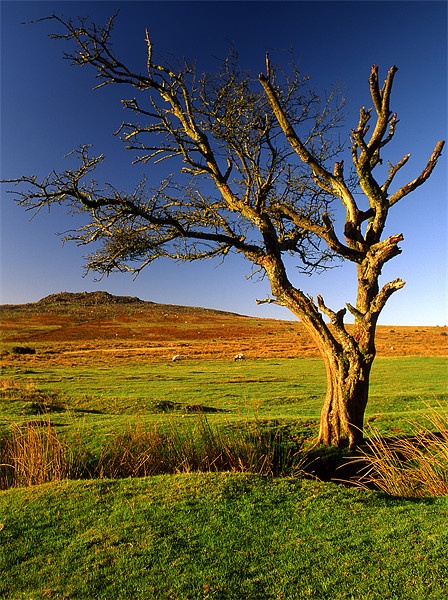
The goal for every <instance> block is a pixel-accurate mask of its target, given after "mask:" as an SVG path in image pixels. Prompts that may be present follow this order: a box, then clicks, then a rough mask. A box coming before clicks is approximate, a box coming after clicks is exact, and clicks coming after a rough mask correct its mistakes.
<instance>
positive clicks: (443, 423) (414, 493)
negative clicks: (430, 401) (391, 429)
mask: <svg viewBox="0 0 448 600" xmlns="http://www.w3.org/2000/svg"><path fill="white" fill-rule="evenodd" d="M408 423H409V427H410V430H411V433H410V434H409V435H406V436H395V437H394V438H385V437H383V436H382V435H381V434H380V433H379V431H378V429H377V428H375V427H373V428H370V429H368V430H367V432H366V434H367V437H366V446H367V447H366V449H364V450H361V461H362V463H363V464H365V465H366V466H365V467H364V469H363V472H362V473H361V474H360V475H359V476H358V477H356V478H355V479H354V482H356V484H357V485H359V486H361V487H365V488H371V487H374V488H376V489H380V490H382V491H384V492H386V493H387V494H389V495H392V496H404V497H434V496H447V495H448V411H447V407H446V404H445V405H444V406H442V405H439V406H438V407H437V408H431V407H429V408H428V411H427V412H426V413H425V414H422V415H420V418H419V419H418V420H417V419H409V420H408Z"/></svg>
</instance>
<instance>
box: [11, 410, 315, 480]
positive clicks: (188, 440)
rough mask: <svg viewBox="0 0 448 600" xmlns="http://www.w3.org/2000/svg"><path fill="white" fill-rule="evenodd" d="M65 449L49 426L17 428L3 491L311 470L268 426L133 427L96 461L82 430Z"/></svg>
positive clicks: (181, 421) (299, 451) (118, 434)
mask: <svg viewBox="0 0 448 600" xmlns="http://www.w3.org/2000/svg"><path fill="white" fill-rule="evenodd" d="M77 438H78V439H77V440H76V441H75V442H71V444H68V443H66V441H65V439H64V437H63V436H61V435H59V434H58V432H57V430H56V427H55V426H54V425H53V424H52V423H51V421H50V418H49V415H48V414H47V415H46V419H45V418H44V419H43V420H39V421H37V420H36V421H29V422H28V423H26V424H24V425H18V424H15V423H11V424H10V426H9V428H8V430H7V431H4V432H3V437H2V442H1V446H2V460H1V465H0V480H1V486H2V489H6V488H9V487H19V486H30V485H38V484H41V483H45V482H48V481H54V480H58V479H66V478H71V479H74V478H101V477H107V478H124V477H147V476H150V475H157V474H163V473H186V472H193V471H206V472H207V471H234V472H249V471H250V472H254V473H258V474H263V475H281V474H286V473H288V474H291V473H298V472H300V471H301V469H302V468H303V467H304V463H305V458H306V454H305V452H304V450H303V444H302V443H300V442H296V443H291V441H290V440H287V439H286V436H285V435H284V434H283V433H282V432H281V430H278V429H275V428H274V429H270V428H269V427H268V426H267V425H266V424H264V423H262V422H250V421H248V422H240V423H239V424H238V425H230V424H227V426H226V427H224V428H223V427H221V428H218V427H212V426H211V425H210V423H209V421H208V420H207V417H206V415H204V414H201V413H199V414H198V415H195V416H194V417H192V418H186V419H185V418H182V416H179V417H178V418H174V417H173V418H172V419H171V420H170V421H168V423H166V422H165V423H161V424H156V423H152V424H146V423H144V422H139V421H138V420H137V421H136V422H133V424H132V425H130V426H129V428H128V429H127V430H124V431H123V430H121V431H115V432H112V433H111V434H110V435H109V439H108V441H107V442H106V443H105V444H104V445H103V447H102V449H101V450H100V451H99V452H98V453H97V454H96V455H95V456H93V455H91V454H89V453H88V451H87V450H86V449H85V448H84V447H83V442H82V438H83V435H82V431H81V430H79V431H78V436H77Z"/></svg>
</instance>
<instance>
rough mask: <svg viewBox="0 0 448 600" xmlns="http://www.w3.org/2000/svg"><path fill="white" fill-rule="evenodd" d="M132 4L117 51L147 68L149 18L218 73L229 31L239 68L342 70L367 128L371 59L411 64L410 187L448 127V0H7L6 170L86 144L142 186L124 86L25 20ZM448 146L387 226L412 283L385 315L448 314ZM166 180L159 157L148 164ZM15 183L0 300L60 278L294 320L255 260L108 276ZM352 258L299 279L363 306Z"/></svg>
mask: <svg viewBox="0 0 448 600" xmlns="http://www.w3.org/2000/svg"><path fill="white" fill-rule="evenodd" d="M118 8H120V16H119V19H118V21H117V24H116V29H115V33H114V39H115V40H116V44H115V52H116V54H117V55H118V56H119V57H124V58H123V59H122V60H124V61H127V62H129V63H130V64H132V65H133V66H134V67H135V69H136V70H142V71H144V68H145V61H146V46H145V27H148V29H149V31H150V35H151V39H152V41H153V44H154V47H155V49H156V51H158V52H160V53H161V54H162V55H165V56H168V55H169V54H170V53H172V54H174V55H176V56H181V57H182V56H186V57H190V58H196V59H197V61H198V68H199V69H203V70H210V69H212V68H213V65H214V64H216V59H217V58H223V57H225V56H226V54H227V52H228V49H229V47H230V46H231V44H232V43H234V44H235V46H236V48H237V49H238V51H239V54H240V59H241V65H242V66H243V67H245V68H247V69H251V70H253V72H254V74H258V73H259V72H261V71H263V70H264V58H265V52H266V50H267V49H271V50H272V52H274V50H273V49H280V48H290V47H291V46H292V47H293V48H294V51H295V53H296V56H297V57H299V58H300V60H301V68H302V70H303V72H305V73H307V74H309V75H310V76H311V78H312V84H313V85H314V86H315V87H316V88H318V89H323V88H329V87H330V85H331V84H332V83H334V82H335V81H340V82H342V83H344V84H345V85H346V87H347V96H348V98H349V99H350V100H351V104H350V107H351V112H350V115H349V117H348V119H347V125H346V128H345V134H348V132H349V130H350V128H351V127H354V126H356V124H357V119H358V116H359V108H360V107H361V106H363V105H365V106H371V102H370V96H369V87H368V77H369V74H370V68H371V65H372V64H377V65H378V66H379V68H380V78H381V79H384V77H385V75H386V73H387V70H388V69H389V68H390V67H391V66H392V65H393V64H396V65H397V66H398V69H399V70H398V73H397V75H396V78H395V84H394V92H393V96H392V104H391V108H392V110H393V111H395V112H397V113H398V118H399V119H400V123H399V125H398V128H397V134H396V136H395V138H394V141H393V142H392V144H390V145H389V146H388V147H387V149H386V150H387V151H386V152H385V153H384V156H383V158H384V159H386V160H387V159H389V160H391V161H392V162H397V161H398V160H399V159H400V158H401V157H402V156H403V155H404V154H407V153H411V154H412V156H411V159H410V161H409V162H408V164H407V165H406V167H405V169H404V170H403V171H402V176H401V178H400V179H398V178H397V183H398V184H403V183H406V182H407V181H410V180H412V179H414V178H415V177H416V176H417V175H418V174H419V173H420V171H421V170H422V169H423V167H424V166H425V165H426V162H427V159H428V157H429V156H430V154H431V152H432V150H433V148H434V145H435V143H436V142H437V141H438V140H440V139H446V137H447V119H446V117H447V110H446V106H447V90H446V85H447V3H446V2H431V1H429V2H408V1H405V2H401V1H399V2H387V1H385V2H382V1H377V2H362V1H356V2H355V1H354V2H339V1H334V2H321V1H315V2H294V1H293V2H258V1H254V2H238V1H235V2H210V1H205V2H189V1H185V2H170V1H165V2H148V1H141V2H107V1H105V2H90V1H86V2H61V1H60V2H39V1H36V2H20V1H14V2H8V1H3V2H1V63H2V64H1V70H2V81H1V83H2V91H1V94H2V106H1V110H2V113H1V121H2V130H1V150H2V155H1V167H2V173H1V176H2V178H13V177H18V176H20V175H21V174H36V175H38V176H39V177H43V176H45V175H46V174H48V173H49V172H50V171H51V170H52V169H56V170H62V169H64V168H67V167H68V166H69V162H68V160H69V159H65V160H63V159H62V157H63V156H64V155H65V154H67V153H68V152H70V151H71V150H73V149H75V148H76V147H77V146H79V145H80V144H86V143H90V144H93V145H94V151H95V152H97V153H98V154H99V153H102V152H104V154H105V155H106V161H107V162H106V166H105V168H104V170H103V171H102V173H103V177H104V179H105V180H106V181H109V182H110V183H113V184H115V185H116V186H117V187H118V188H120V189H129V190H131V189H132V187H133V185H134V184H135V183H136V182H138V181H139V180H140V179H141V176H142V166H131V164H130V162H131V158H132V153H130V152H129V151H125V150H124V148H123V145H122V143H121V142H120V141H119V139H118V138H116V137H113V136H112V134H113V133H114V132H115V131H116V130H117V129H118V127H119V125H120V124H121V122H122V120H123V119H124V118H125V116H126V115H125V113H124V112H123V110H122V108H121V104H120V98H122V97H123V98H127V97H132V92H129V91H128V90H125V89H124V88H121V87H120V88H112V87H107V88H102V89H101V90H98V91H95V92H92V88H93V86H94V85H95V83H96V82H95V80H94V77H93V72H91V71H89V70H87V69H79V68H75V67H73V66H70V64H69V63H68V61H66V60H63V58H62V52H63V50H64V43H62V42H58V41H56V40H50V39H49V38H48V37H47V34H48V33H50V32H51V31H53V30H54V27H55V24H53V23H52V22H48V21H44V22H41V23H37V24H32V25H30V24H28V25H22V24H21V22H23V21H29V20H32V19H36V18H39V17H43V16H46V15H49V14H51V13H52V12H56V13H58V14H61V13H62V14H63V15H64V17H69V16H73V17H76V16H86V15H88V16H90V17H91V19H92V20H95V21H98V22H101V23H102V22H104V19H105V18H106V17H107V16H109V15H110V14H112V13H114V12H115V11H116V10H117V9H118ZM447 155H448V152H447V150H446V149H445V152H444V155H443V157H442V158H441V159H440V161H439V164H438V166H437V168H436V170H435V172H434V173H433V175H432V177H431V178H430V180H429V181H428V182H427V183H426V184H425V185H423V186H422V187H421V188H419V189H418V190H417V191H415V192H414V193H413V194H411V195H410V196H407V197H406V198H404V199H403V200H402V201H401V202H399V203H398V204H397V205H395V207H394V210H393V211H392V212H391V214H390V220H389V225H388V228H387V231H386V233H387V235H392V234H397V233H403V235H404V238H405V239H404V242H402V243H401V247H402V249H403V253H402V254H401V255H400V256H399V257H397V258H395V259H393V260H392V261H390V262H389V263H388V264H387V265H386V266H385V268H384V269H383V275H382V279H381V283H386V281H390V280H392V279H395V278H396V277H400V278H402V279H404V280H405V281H406V282H407V283H406V286H405V287H404V288H403V289H402V290H400V291H398V292H396V293H395V294H394V295H393V296H392V297H391V299H390V300H389V303H388V305H387V306H386V308H385V309H384V311H383V313H382V317H381V318H380V324H394V325H414V324H415V325H443V324H446V323H447V308H446V305H447V275H446V272H447V261H446V255H447V245H446V230H447V224H448V219H447V215H448V213H447V186H446V182H447V180H446V172H447V160H446V156H447ZM145 174H146V175H147V176H148V178H149V179H151V180H153V181H154V182H156V180H157V179H158V177H159V175H160V174H159V173H158V172H157V167H150V168H148V169H147V171H146V173H145ZM4 187H5V186H2V190H1V193H2V196H1V202H2V299H1V302H2V303H23V302H33V301H36V300H39V299H40V298H42V297H43V296H46V295H48V294H50V293H56V292H60V291H93V290H106V291H109V292H111V293H113V294H121V295H132V296H139V297H140V298H142V299H144V300H152V301H156V302H165V303H170V304H184V305H196V306H205V307H210V308H218V309H223V310H230V311H235V312H238V313H243V314H252V315H256V316H262V317H273V318H286V319H289V318H292V315H290V313H289V312H288V311H286V309H281V308H280V307H277V306H274V305H262V306H256V304H255V298H265V297H266V296H267V295H268V293H269V287H268V282H267V281H263V282H260V283H255V282H253V281H251V280H247V279H246V276H248V275H249V274H250V265H249V263H247V262H245V261H244V260H243V259H239V258H236V257H235V258H231V259H230V260H229V261H226V262H225V263H224V264H223V265H220V266H219V265H218V263H217V262H215V263H213V262H209V261H207V262H198V263H192V264H188V265H181V266H179V265H176V264H174V263H171V262H168V261H163V262H159V263H156V264H153V265H152V266H151V267H149V268H148V269H146V270H145V271H143V272H142V273H141V275H140V276H139V277H138V279H137V280H136V281H133V280H132V277H131V276H129V275H125V274H114V275H112V276H110V277H109V278H104V279H103V280H102V281H100V282H95V281H94V279H93V277H91V276H87V277H85V278H83V277H82V275H83V253H84V252H85V249H82V248H81V249H80V248H77V247H76V246H74V245H70V244H66V245H65V246H62V244H61V239H60V237H58V236H57V235H55V234H56V232H62V231H65V230H67V229H70V227H72V226H73V224H74V222H73V220H72V218H70V217H67V216H66V215H65V213H64V211H63V209H61V210H56V211H54V212H51V213H50V214H48V213H43V212H42V213H41V214H39V215H38V216H36V217H35V218H34V219H33V220H32V221H30V220H29V217H30V215H29V214H27V213H25V212H24V210H23V209H21V208H20V207H17V206H16V205H15V204H14V202H13V201H12V197H11V196H10V195H7V194H5V189H4ZM354 275H355V270H354V267H353V266H352V265H348V266H347V267H343V268H340V269H334V270H331V271H330V272H328V273H327V274H325V275H322V276H313V277H312V278H308V277H303V280H301V279H300V277H299V276H298V275H297V276H295V275H294V276H293V282H294V283H295V284H297V285H298V286H299V287H300V288H301V289H303V290H304V291H307V292H308V293H310V294H311V295H313V296H315V295H316V294H317V293H321V294H322V295H323V297H324V299H325V301H326V304H327V305H329V306H331V307H332V308H333V309H335V310H338V309H339V308H341V307H342V306H344V305H345V302H350V303H352V304H354V303H355V279H354Z"/></svg>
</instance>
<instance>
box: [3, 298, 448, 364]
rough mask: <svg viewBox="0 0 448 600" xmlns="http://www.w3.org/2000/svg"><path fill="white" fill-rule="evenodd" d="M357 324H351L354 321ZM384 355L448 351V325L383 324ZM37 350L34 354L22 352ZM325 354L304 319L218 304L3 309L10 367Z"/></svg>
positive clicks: (99, 303) (54, 301)
mask: <svg viewBox="0 0 448 600" xmlns="http://www.w3.org/2000/svg"><path fill="white" fill-rule="evenodd" d="M348 327H350V326H348ZM376 340H377V351H378V356H446V355H448V334H447V327H423V326H422V327H417V326H409V327H403V326H393V327H391V326H379V327H378V330H377V338H376ZM20 346H22V347H29V348H32V349H33V350H35V353H33V354H20V353H19V352H17V348H18V347H19V348H20ZM237 352H243V353H244V354H245V355H246V356H247V358H266V357H273V358H297V357H301V356H303V357H314V356H316V357H317V356H319V354H318V352H317V350H316V348H315V347H314V344H313V342H312V340H311V338H310V337H309V336H308V334H307V333H306V331H305V329H304V328H303V326H302V325H301V324H300V323H299V322H297V321H282V320H275V319H260V318H255V317H247V316H243V315H238V314H234V313H228V312H223V311H218V310H213V309H205V308H197V307H186V306H176V305H167V304H156V303H153V302H146V301H143V300H140V299H139V298H134V297H128V296H112V295H111V294H108V293H107V292H91V293H88V292H83V293H76V294H72V293H66V292H63V293H60V294H52V295H50V296H47V297H46V298H43V299H42V300H40V301H39V302H36V303H32V304H21V305H4V306H3V307H2V358H3V364H4V365H8V364H14V363H16V362H17V361H22V360H27V361H32V362H34V363H40V362H43V361H45V362H57V363H58V364H66V365H67V366H69V365H75V364H85V363H89V362H91V361H93V360H94V361H95V362H107V363H108V364H111V363H115V362H122V361H129V360H130V359H131V360H132V361H133V362H137V361H166V360H170V359H171V357H172V356H173V355H174V354H181V355H182V356H184V357H185V358H186V359H188V358H196V359H231V358H233V356H234V355H235V354H236V353H237Z"/></svg>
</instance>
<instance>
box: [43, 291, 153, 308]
mask: <svg viewBox="0 0 448 600" xmlns="http://www.w3.org/2000/svg"><path fill="white" fill-rule="evenodd" d="M131 303H132V304H135V303H142V304H148V303H147V302H145V301H144V300H140V298H137V297H136V296H114V295H113V294H109V292H60V293H59V294H50V295H49V296H45V298H42V299H41V300H39V301H38V302H37V304H60V305H61V304H62V305H64V304H75V305H78V306H94V305H98V304H131Z"/></svg>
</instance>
